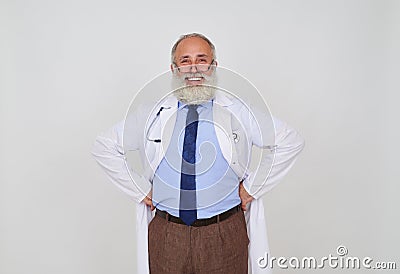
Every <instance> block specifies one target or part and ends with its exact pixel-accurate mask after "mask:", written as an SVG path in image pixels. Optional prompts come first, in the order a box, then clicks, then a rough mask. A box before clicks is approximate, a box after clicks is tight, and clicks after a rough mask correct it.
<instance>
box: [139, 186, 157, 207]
mask: <svg viewBox="0 0 400 274" xmlns="http://www.w3.org/2000/svg"><path fill="white" fill-rule="evenodd" d="M152 196H153V189H151V190H150V192H149V193H148V194H147V196H146V197H144V199H143V200H142V203H145V204H146V205H147V206H149V207H150V209H151V211H153V210H154V209H155V207H154V205H153V200H152Z"/></svg>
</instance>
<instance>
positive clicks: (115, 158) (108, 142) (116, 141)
mask: <svg viewBox="0 0 400 274" xmlns="http://www.w3.org/2000/svg"><path fill="white" fill-rule="evenodd" d="M123 128H124V121H121V122H119V123H118V124H116V125H114V126H113V127H112V128H110V129H109V130H107V131H106V132H104V133H102V134H100V135H99V136H97V138H96V140H95V142H94V145H93V148H92V155H93V156H94V158H95V159H96V161H97V163H98V164H99V165H100V167H101V168H102V169H103V170H104V172H105V173H106V175H107V177H108V178H109V179H110V180H111V182H112V183H113V184H114V185H116V186H117V187H118V188H119V189H121V190H122V191H123V192H124V193H126V194H128V195H129V196H130V197H131V198H133V200H135V201H136V202H141V201H142V200H143V199H144V197H145V196H146V195H147V194H148V193H149V192H150V190H151V183H150V182H149V181H148V180H147V179H146V178H145V177H144V176H143V175H139V174H137V173H136V172H134V171H133V170H129V171H128V165H127V163H126V157H125V153H124V148H123V141H122V140H123V132H124V130H123ZM129 146H130V147H129V150H137V149H138V147H139V145H138V140H131V142H130V144H129ZM138 186H140V187H138Z"/></svg>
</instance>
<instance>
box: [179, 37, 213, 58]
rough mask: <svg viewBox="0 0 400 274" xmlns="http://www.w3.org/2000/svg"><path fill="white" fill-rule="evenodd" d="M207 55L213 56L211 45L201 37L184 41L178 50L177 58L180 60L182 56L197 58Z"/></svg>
mask: <svg viewBox="0 0 400 274" xmlns="http://www.w3.org/2000/svg"><path fill="white" fill-rule="evenodd" d="M197 55H206V56H210V57H211V56H212V50H211V47H210V45H209V44H208V43H207V42H206V41H204V40H203V39H201V38H199V37H190V38H186V39H184V40H182V41H181V42H180V43H179V44H178V47H177V48H176V52H175V56H176V57H177V58H180V57H182V56H197Z"/></svg>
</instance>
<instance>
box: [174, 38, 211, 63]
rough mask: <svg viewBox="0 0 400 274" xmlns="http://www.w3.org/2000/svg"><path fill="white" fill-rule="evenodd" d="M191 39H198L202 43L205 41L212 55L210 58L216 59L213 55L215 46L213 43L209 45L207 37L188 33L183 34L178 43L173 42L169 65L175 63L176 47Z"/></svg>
mask: <svg viewBox="0 0 400 274" xmlns="http://www.w3.org/2000/svg"><path fill="white" fill-rule="evenodd" d="M192 37H198V38H201V39H203V40H204V41H206V42H207V43H208V45H209V46H210V48H211V53H212V58H213V59H214V60H215V59H216V58H217V56H216V55H215V46H214V44H213V43H211V41H210V39H208V38H207V37H205V36H204V35H203V34H200V33H195V32H194V33H189V34H184V35H181V37H179V39H178V41H176V42H175V44H174V46H173V47H172V50H171V63H172V64H173V63H175V52H176V48H177V47H178V45H179V43H180V42H182V41H183V40H185V39H187V38H192Z"/></svg>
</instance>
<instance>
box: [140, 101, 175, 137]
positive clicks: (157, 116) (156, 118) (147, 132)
mask: <svg viewBox="0 0 400 274" xmlns="http://www.w3.org/2000/svg"><path fill="white" fill-rule="evenodd" d="M170 108H171V107H161V108H160V109H159V110H158V112H157V114H156V117H154V118H153V121H151V123H150V126H149V127H148V128H147V131H146V139H147V141H150V142H154V143H161V139H150V138H149V132H150V129H151V128H152V127H153V125H154V123H155V122H156V121H157V120H158V119H159V118H160V113H161V111H163V109H170Z"/></svg>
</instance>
